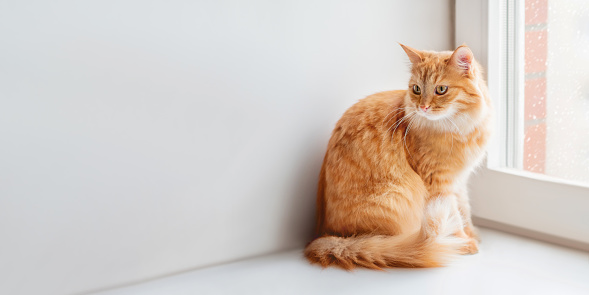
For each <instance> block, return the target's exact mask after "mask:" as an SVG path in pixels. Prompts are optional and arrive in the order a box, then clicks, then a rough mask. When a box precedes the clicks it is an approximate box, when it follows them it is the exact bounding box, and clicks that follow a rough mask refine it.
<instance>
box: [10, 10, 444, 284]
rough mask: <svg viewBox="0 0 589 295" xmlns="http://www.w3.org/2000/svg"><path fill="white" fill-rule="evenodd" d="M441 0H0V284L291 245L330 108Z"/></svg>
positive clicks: (347, 101)
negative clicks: (0, 0)
mask: <svg viewBox="0 0 589 295" xmlns="http://www.w3.org/2000/svg"><path fill="white" fill-rule="evenodd" d="M450 4H451V0H446V1H411V2H410V1H402V0H398V1H385V0H382V1H353V0H350V1H316V0H305V1H301V0H299V1H275V0H268V1H261V0H258V1H219V0H215V1H139V0H136V1H120V0H109V1H2V2H0V36H1V38H0V239H1V240H0V281H1V283H0V294H12V295H17V294H48V295H50V294H72V293H77V292H84V291H88V290H93V289H100V288H106V287H110V286H116V285H119V284H125V283H129V282H134V281H138V280H144V279H148V278H152V277H155V276H160V275H165V274H170V273H173V272H178V271H183V270H187V269H191V268H196V267H202V266H206V265H211V264H215V263H221V262H226V261H230V260H234V259H239V258H243V257H248V256H253V255H258V254H262V253H267V252H272V251H278V250H282V249H287V248H293V247H298V246H302V245H304V244H305V243H306V242H307V241H308V240H309V238H310V235H311V231H312V224H313V217H314V198H315V187H316V178H317V175H318V171H319V167H320V164H321V160H322V157H323V153H324V149H325V146H326V143H327V140H328V137H329V134H330V132H331V128H332V127H333V125H334V124H335V121H336V120H337V119H338V117H339V116H340V115H341V114H342V113H343V111H344V110H345V109H346V108H347V107H349V106H350V105H351V104H352V103H354V102H355V101H356V100H357V99H359V98H362V97H364V96H366V95H369V94H371V93H374V92H378V91H382V90H388V89H394V88H403V87H405V85H406V83H407V79H408V69H407V60H406V57H405V56H404V53H403V51H402V50H401V48H400V47H399V46H398V45H397V44H396V42H397V41H398V42H404V43H406V44H408V45H411V46H414V47H416V48H423V49H426V48H427V49H435V50H442V49H444V50H446V49H451V47H452V40H451V29H452V28H451V11H450V8H451V7H450Z"/></svg>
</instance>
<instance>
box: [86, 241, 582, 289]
mask: <svg viewBox="0 0 589 295" xmlns="http://www.w3.org/2000/svg"><path fill="white" fill-rule="evenodd" d="M481 236H482V239H483V243H482V244H481V252H480V253H479V254H476V255H472V256H464V257H461V258H460V259H459V260H458V261H456V262H454V263H452V264H451V265H450V266H447V267H443V268H436V269H392V270H387V271H382V272H381V271H370V270H363V269H360V270H356V271H353V272H346V271H342V270H339V269H333V268H329V269H321V268H319V267H316V266H311V265H309V264H308V263H307V262H306V261H305V260H304V259H303V258H302V254H301V250H296V251H290V252H284V253H279V254H273V255H268V256H264V257H258V258H254V259H249V260H243V261H239V262H234V263H230V264H225V265H220V266H215V267H210V268H204V269H199V270H195V271H192V272H188V273H183V274H179V275H175V276H171V277H166V278H162V279H158V280H154V281H150V282H147V283H143V284H139V285H134V286H130V287H125V288H120V289H114V290H109V291H105V292H101V293H95V294H101V295H131V294H141V295H156V294H157V295H181V294H191V295H192V294H199V295H201V294H202V295H204V294H256V295H257V294H338V295H343V294H453V295H459V294H469V295H471V294H476V295H478V294H493V295H495V294H502V295H503V294H558V295H565V294H566V295H568V294H584V295H587V294H589V253H586V252H581V251H576V250H570V249H567V248H563V247H559V246H555V245H551V244H546V243H542V242H537V241H534V240H530V239H526V238H521V237H517V236H513V235H509V234H505V233H502V232H498V231H494V230H489V229H481Z"/></svg>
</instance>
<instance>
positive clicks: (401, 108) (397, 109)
mask: <svg viewBox="0 0 589 295" xmlns="http://www.w3.org/2000/svg"><path fill="white" fill-rule="evenodd" d="M399 110H405V107H400V108H395V109H393V110H392V111H390V112H389V114H388V115H386V116H385V117H384V119H382V124H381V126H385V125H388V124H389V122H390V121H391V120H392V119H393V118H394V117H395V116H392V117H391V118H390V119H389V120H388V121H387V123H386V124H385V123H384V121H385V120H386V119H387V118H388V116H390V115H391V114H392V113H393V112H395V111H396V112H395V114H398V113H399Z"/></svg>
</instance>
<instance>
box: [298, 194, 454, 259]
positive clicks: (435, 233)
mask: <svg viewBox="0 0 589 295" xmlns="http://www.w3.org/2000/svg"><path fill="white" fill-rule="evenodd" d="M451 212H452V206H451V204H450V203H448V202H447V201H444V200H436V201H433V202H430V204H429V205H428V207H427V208H426V212H425V218H424V221H423V224H422V227H421V230H420V231H419V232H417V233H413V234H405V235H403V234H402V235H398V236H386V235H364V236H352V237H335V236H324V237H320V238H318V239H315V240H314V241H313V242H311V243H310V244H309V245H308V246H307V247H306V248H305V256H306V257H307V259H309V261H310V262H311V263H316V264H320V265H321V266H323V267H327V266H338V267H341V268H344V269H352V268H354V267H356V266H363V267H366V268H371V269H382V268H385V267H438V266H442V265H444V264H445V263H446V262H448V260H450V259H451V258H452V257H454V256H457V255H458V254H459V252H460V248H461V247H464V245H465V244H466V240H465V239H462V238H458V237H455V236H454V235H453V234H454V233H456V232H458V231H459V230H460V229H461V228H462V226H463V225H462V220H461V218H460V217H459V216H456V214H452V213H451Z"/></svg>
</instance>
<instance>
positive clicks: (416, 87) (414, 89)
mask: <svg viewBox="0 0 589 295" xmlns="http://www.w3.org/2000/svg"><path fill="white" fill-rule="evenodd" d="M413 93H415V94H421V88H419V86H417V85H413Z"/></svg>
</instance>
